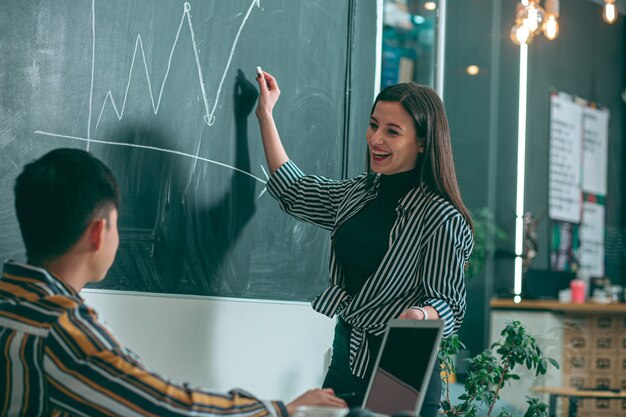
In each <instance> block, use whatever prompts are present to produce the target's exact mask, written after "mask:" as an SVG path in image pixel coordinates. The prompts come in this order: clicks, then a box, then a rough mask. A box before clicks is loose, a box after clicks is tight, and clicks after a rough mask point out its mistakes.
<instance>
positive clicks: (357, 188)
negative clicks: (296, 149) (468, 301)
mask: <svg viewBox="0 0 626 417" xmlns="http://www.w3.org/2000/svg"><path fill="white" fill-rule="evenodd" d="M367 177H368V175H367V174H365V173H364V174H362V175H360V176H358V177H355V178H351V179H346V180H331V179H328V178H324V177H320V176H314V175H304V173H303V172H302V171H301V170H300V169H299V168H298V167H297V166H296V165H295V164H294V163H293V162H292V161H288V162H286V163H285V164H284V165H283V166H281V167H280V168H279V169H277V170H276V171H275V172H274V174H273V175H272V176H271V178H270V180H269V181H268V183H267V189H268V191H269V192H270V194H271V195H272V196H273V197H274V198H276V199H277V200H278V201H279V203H280V207H281V208H282V209H283V210H284V211H286V212H287V213H289V214H291V215H293V216H295V217H296V218H298V219H300V220H303V221H306V222H309V223H313V224H316V225H318V226H320V227H323V228H325V229H328V230H330V231H331V235H330V238H331V250H330V279H329V286H328V288H327V289H326V290H325V291H324V292H323V293H322V294H320V295H319V296H318V297H317V298H315V299H314V300H313V303H312V305H313V308H314V309H315V310H316V311H318V312H320V313H322V314H325V315H327V316H328V317H333V316H334V315H335V314H340V315H341V316H342V317H343V318H344V319H345V321H346V322H348V323H349V324H350V325H351V326H352V333H351V335H350V366H351V369H352V372H353V374H355V375H356V376H359V377H364V376H365V373H366V370H367V365H368V363H369V360H370V353H369V349H368V346H367V337H365V336H366V334H372V335H380V334H382V333H383V332H384V330H385V326H386V325H387V323H388V322H389V321H390V320H392V319H394V318H397V317H398V316H399V315H400V313H402V312H403V311H404V310H405V309H407V308H408V307H411V306H426V305H428V306H432V307H433V308H434V309H435V310H437V312H438V313H439V316H440V317H441V319H442V320H443V321H444V323H445V324H444V336H448V335H450V334H452V333H453V332H456V331H457V330H458V329H459V327H460V326H461V323H462V322H463V316H464V315H465V280H464V276H465V272H464V266H465V263H466V262H467V260H468V258H469V256H470V253H471V251H472V246H473V235H472V231H471V229H470V227H469V226H468V224H467V223H466V221H465V219H464V218H463V216H462V215H461V214H460V213H459V211H458V210H457V209H456V208H455V207H454V206H453V205H452V204H450V203H449V202H448V201H446V200H445V199H443V198H441V197H440V196H438V195H436V194H434V193H432V192H424V190H423V189H422V188H421V187H416V188H414V189H412V190H411V191H409V192H408V193H407V194H406V195H405V196H404V197H403V198H402V199H400V201H399V202H398V207H397V209H396V212H397V219H396V221H395V222H394V224H393V226H392V228H391V233H390V235H389V249H388V250H387V253H386V254H385V256H384V257H383V260H382V261H381V263H380V265H379V266H378V269H377V270H376V271H375V272H374V274H372V276H370V277H369V278H368V280H367V281H366V282H365V285H364V286H363V288H362V289H361V290H360V291H359V293H357V294H356V295H355V296H354V298H353V297H351V296H350V295H348V294H347V293H346V292H345V291H344V274H343V270H342V267H341V264H339V263H338V262H337V259H336V257H335V250H334V242H333V241H334V235H335V233H336V231H337V229H338V228H339V227H340V226H341V225H342V224H343V223H344V222H345V221H346V220H347V219H349V218H350V217H351V216H353V215H354V214H355V213H357V212H358V211H359V210H360V209H361V208H363V206H364V205H365V204H366V203H367V202H368V201H370V200H372V199H374V198H376V196H377V194H378V187H379V185H380V176H377V177H376V178H375V180H374V181H373V184H371V185H370V184H369V182H368V179H367Z"/></svg>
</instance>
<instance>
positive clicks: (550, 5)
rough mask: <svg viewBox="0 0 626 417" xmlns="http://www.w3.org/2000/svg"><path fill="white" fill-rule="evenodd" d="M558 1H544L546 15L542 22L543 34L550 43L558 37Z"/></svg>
mask: <svg viewBox="0 0 626 417" xmlns="http://www.w3.org/2000/svg"><path fill="white" fill-rule="evenodd" d="M558 18H559V0H546V15H545V18H544V20H543V26H542V27H541V28H542V30H543V34H544V35H545V37H546V38H548V39H550V40H551V41H553V40H554V38H556V37H557V36H559V22H558V20H557V19H558Z"/></svg>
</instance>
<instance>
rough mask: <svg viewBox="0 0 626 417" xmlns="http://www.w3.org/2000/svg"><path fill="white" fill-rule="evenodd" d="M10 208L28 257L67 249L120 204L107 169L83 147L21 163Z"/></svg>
mask: <svg viewBox="0 0 626 417" xmlns="http://www.w3.org/2000/svg"><path fill="white" fill-rule="evenodd" d="M14 191H15V211H16V213H17V219H18V222H19V225H20V230H21V232H22V239H23V240H24V245H25V246H26V254H27V256H28V261H29V262H30V263H33V264H40V263H41V262H45V261H48V260H51V259H54V258H56V257H58V256H60V255H63V254H64V253H66V252H67V251H68V250H69V249H70V248H71V247H72V246H73V245H74V244H75V243H76V242H78V240H79V239H80V237H81V236H82V234H83V233H84V231H85V230H86V228H87V226H89V224H90V223H91V221H92V220H94V219H96V218H98V217H105V218H107V219H108V218H109V217H108V216H109V213H110V212H111V210H112V209H114V208H115V209H118V208H119V200H120V197H119V189H118V186H117V182H116V181H115V177H114V176H113V173H112V172H111V170H110V169H109V168H108V167H107V166H106V165H104V164H103V163H102V162H100V161H99V160H98V159H96V158H94V157H93V156H92V155H91V154H89V153H88V152H85V151H83V150H80V149H56V150H54V151H51V152H49V153H47V154H45V155H44V156H42V157H41V158H39V159H37V160H36V161H33V162H31V163H29V164H28V165H26V166H25V167H24V171H22V173H21V174H20V175H19V176H18V177H17V180H16V181H15V189H14Z"/></svg>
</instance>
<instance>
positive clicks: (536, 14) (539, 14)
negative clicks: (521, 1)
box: [515, 0, 545, 34]
mask: <svg viewBox="0 0 626 417" xmlns="http://www.w3.org/2000/svg"><path fill="white" fill-rule="evenodd" d="M544 15H545V11H544V10H543V7H541V6H540V5H539V3H537V2H536V1H534V0H530V1H529V2H528V5H526V6H524V5H522V7H521V8H519V10H518V12H517V18H516V19H515V21H516V22H518V21H519V22H522V24H523V25H524V26H526V27H527V28H528V30H530V32H531V33H533V34H534V33H535V32H536V31H537V30H538V29H539V28H540V27H541V24H542V22H543V18H544Z"/></svg>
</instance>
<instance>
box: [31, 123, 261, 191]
mask: <svg viewBox="0 0 626 417" xmlns="http://www.w3.org/2000/svg"><path fill="white" fill-rule="evenodd" d="M34 133H35V134H38V135H44V136H51V137H55V138H64V139H71V140H79V141H81V142H93V143H100V144H103V145H112V146H124V147H128V148H141V149H149V150H152V151H158V152H165V153H170V154H174V155H179V156H184V157H187V158H192V159H196V160H200V161H203V162H208V163H210V164H215V165H219V166H221V167H224V168H229V169H232V170H233V171H237V172H240V173H242V174H244V175H247V176H249V177H250V178H254V179H255V180H257V181H258V182H260V183H262V184H266V183H267V181H265V180H263V179H262V178H259V177H257V176H256V175H253V174H251V173H249V172H247V171H244V170H242V169H239V168H237V167H234V166H232V165H228V164H225V163H223V162H218V161H214V160H213V159H209V158H203V157H201V156H196V155H192V154H190V153H186V152H180V151H175V150H173V149H166V148H159V147H156V146H149V145H138V144H135V143H127V142H112V141H108V140H99V139H88V138H81V137H79V136H70V135H62V134H59V133H52V132H46V131H43V130H36V131H35V132H34Z"/></svg>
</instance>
